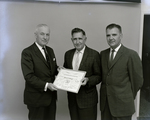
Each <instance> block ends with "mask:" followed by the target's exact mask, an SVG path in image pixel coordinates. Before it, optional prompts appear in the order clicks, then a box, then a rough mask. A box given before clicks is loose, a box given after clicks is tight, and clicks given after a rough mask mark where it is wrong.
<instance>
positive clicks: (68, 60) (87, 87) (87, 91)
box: [64, 28, 100, 120]
mask: <svg viewBox="0 0 150 120" xmlns="http://www.w3.org/2000/svg"><path fill="white" fill-rule="evenodd" d="M71 35H72V38H71V40H72V42H73V45H74V47H75V48H74V49H71V50H69V51H67V52H66V53H65V59H64V67H65V68H68V69H74V70H81V71H86V75H85V78H84V79H82V86H81V87H80V90H79V92H78V93H77V94H75V93H71V92H68V103H69V111H70V117H71V120H96V119H97V102H98V93H97V89H96V85H97V84H99V83H100V57H99V53H98V52H97V51H95V50H93V49H91V48H89V47H87V46H86V45H85V43H86V40H87V38H86V34H85V32H84V31H83V30H82V29H80V28H74V29H73V30H72V32H71ZM78 55H79V56H78ZM77 56H78V62H77V61H76V58H77Z"/></svg>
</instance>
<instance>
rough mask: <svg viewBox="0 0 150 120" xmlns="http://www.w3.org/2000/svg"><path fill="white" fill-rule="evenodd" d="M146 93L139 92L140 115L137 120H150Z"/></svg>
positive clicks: (149, 105) (149, 96) (149, 102)
mask: <svg viewBox="0 0 150 120" xmlns="http://www.w3.org/2000/svg"><path fill="white" fill-rule="evenodd" d="M146 93H147V92H146V90H141V98H140V113H139V118H138V120H150V95H148V94H146ZM148 99H149V100H148Z"/></svg>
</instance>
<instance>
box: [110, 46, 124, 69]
mask: <svg viewBox="0 0 150 120" xmlns="http://www.w3.org/2000/svg"><path fill="white" fill-rule="evenodd" d="M123 49H124V46H123V45H121V47H120V49H119V50H118V52H117V54H116V57H115V58H114V60H113V62H112V64H111V66H110V68H111V67H113V66H114V65H115V64H116V62H117V61H118V60H119V59H120V57H121V56H122V54H123Z"/></svg>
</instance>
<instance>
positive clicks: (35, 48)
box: [34, 43, 48, 66]
mask: <svg viewBox="0 0 150 120" xmlns="http://www.w3.org/2000/svg"><path fill="white" fill-rule="evenodd" d="M34 50H35V53H36V55H37V56H38V57H39V58H40V59H41V60H42V61H43V62H44V63H45V64H46V65H47V66H48V64H47V62H46V60H45V58H44V56H43V55H42V53H41V51H40V50H39V48H38V47H37V46H36V44H35V43H34Z"/></svg>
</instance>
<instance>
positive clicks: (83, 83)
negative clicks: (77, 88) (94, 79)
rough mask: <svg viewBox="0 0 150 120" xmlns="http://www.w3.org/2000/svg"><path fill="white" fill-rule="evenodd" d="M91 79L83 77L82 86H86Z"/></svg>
mask: <svg viewBox="0 0 150 120" xmlns="http://www.w3.org/2000/svg"><path fill="white" fill-rule="evenodd" d="M88 81H89V79H88V78H86V77H85V78H83V79H82V80H81V85H82V86H85V85H86V84H87V82H88Z"/></svg>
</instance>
